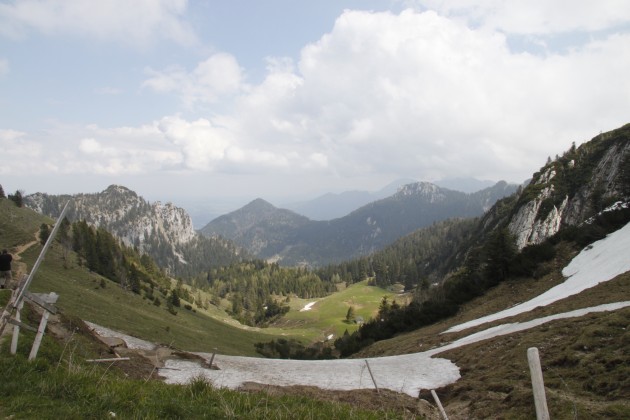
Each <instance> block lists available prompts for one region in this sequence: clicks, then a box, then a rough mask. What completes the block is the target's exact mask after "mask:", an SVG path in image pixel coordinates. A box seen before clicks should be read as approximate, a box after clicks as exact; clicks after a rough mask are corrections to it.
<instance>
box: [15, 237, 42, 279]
mask: <svg viewBox="0 0 630 420" xmlns="http://www.w3.org/2000/svg"><path fill="white" fill-rule="evenodd" d="M33 236H34V238H35V239H34V240H32V241H31V242H27V243H25V244H22V245H18V246H17V247H15V250H14V251H13V281H14V282H15V281H17V279H20V278H22V276H23V275H25V274H27V273H28V267H27V266H26V263H24V262H22V255H21V254H22V253H23V252H24V251H26V250H28V249H30V248H32V247H33V246H35V245H37V244H38V243H39V232H35V234H34V235H33Z"/></svg>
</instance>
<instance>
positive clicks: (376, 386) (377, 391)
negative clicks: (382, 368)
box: [365, 360, 380, 394]
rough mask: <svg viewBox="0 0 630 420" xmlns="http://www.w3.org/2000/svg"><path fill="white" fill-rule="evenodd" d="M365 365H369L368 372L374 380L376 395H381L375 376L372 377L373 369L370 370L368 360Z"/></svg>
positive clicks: (368, 366)
mask: <svg viewBox="0 0 630 420" xmlns="http://www.w3.org/2000/svg"><path fill="white" fill-rule="evenodd" d="M365 364H366V365H367V368H368V372H370V377H371V378H372V382H373V383H374V388H376V393H377V394H380V392H379V390H378V385H376V380H375V379H374V375H372V369H370V364H369V363H368V361H367V360H366V361H365Z"/></svg>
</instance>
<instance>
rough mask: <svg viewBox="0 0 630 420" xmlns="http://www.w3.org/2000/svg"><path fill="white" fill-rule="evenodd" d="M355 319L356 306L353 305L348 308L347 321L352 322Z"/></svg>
mask: <svg viewBox="0 0 630 420" xmlns="http://www.w3.org/2000/svg"><path fill="white" fill-rule="evenodd" d="M353 319H354V308H353V307H352V306H351V307H349V308H348V312H347V313H346V321H347V322H352V320H353Z"/></svg>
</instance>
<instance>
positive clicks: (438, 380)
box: [159, 353, 460, 397]
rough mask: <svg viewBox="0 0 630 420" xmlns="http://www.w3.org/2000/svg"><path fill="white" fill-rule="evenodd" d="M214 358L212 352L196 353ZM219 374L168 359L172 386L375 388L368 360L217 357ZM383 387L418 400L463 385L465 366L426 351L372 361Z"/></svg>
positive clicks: (165, 371)
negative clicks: (204, 382) (197, 382)
mask: <svg viewBox="0 0 630 420" xmlns="http://www.w3.org/2000/svg"><path fill="white" fill-rule="evenodd" d="M196 354H198V355H199V356H201V357H204V358H205V359H207V360H209V359H210V357H212V355H211V354H210V353H196ZM213 363H214V364H216V365H217V366H218V367H219V370H211V369H206V368H203V367H201V366H200V365H199V363H195V362H193V361H190V360H167V361H166V365H165V367H166V368H168V369H163V370H162V369H160V371H159V373H160V376H163V377H164V378H165V382H166V383H170V384H184V383H188V382H190V380H191V379H193V378H196V377H199V376H203V377H205V378H207V379H208V380H210V381H211V382H212V383H213V385H214V386H216V387H223V388H231V389H237V388H239V387H240V386H241V385H242V384H243V383H245V382H257V383H262V384H274V385H279V386H292V385H309V386H316V387H318V388H322V389H331V390H352V389H374V383H373V382H372V379H371V378H370V373H369V370H368V368H367V364H366V361H365V360H363V359H342V360H279V359H262V358H254V357H241V356H224V355H218V354H217V355H216V356H215V358H214V362H213ZM369 364H370V369H371V370H372V374H373V375H374V378H375V381H376V384H377V385H378V387H379V388H385V389H390V390H392V391H396V392H402V393H405V394H408V395H410V396H412V397H417V396H418V393H419V391H420V390H421V389H436V388H440V387H443V386H446V385H448V384H450V383H453V382H455V381H457V380H458V379H459V378H460V374H459V368H458V367H457V366H456V365H455V364H454V363H452V362H451V361H449V360H446V359H440V358H431V357H430V356H429V355H427V354H424V353H415V354H407V355H402V356H391V357H376V358H370V359H369Z"/></svg>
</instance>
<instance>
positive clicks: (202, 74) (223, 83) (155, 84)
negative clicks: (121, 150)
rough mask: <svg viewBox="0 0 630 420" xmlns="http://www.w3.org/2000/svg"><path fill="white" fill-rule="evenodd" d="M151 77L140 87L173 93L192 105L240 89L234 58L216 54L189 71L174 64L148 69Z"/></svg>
mask: <svg viewBox="0 0 630 420" xmlns="http://www.w3.org/2000/svg"><path fill="white" fill-rule="evenodd" d="M146 72H147V74H148V75H149V76H150V77H149V79H147V80H146V81H145V82H144V83H143V84H142V86H143V87H147V88H151V89H153V90H155V91H157V92H163V93H171V92H172V93H175V94H177V95H178V96H179V97H180V98H181V99H182V102H183V103H184V104H185V105H186V106H187V107H188V108H192V107H193V106H194V105H195V104H196V103H213V102H216V101H217V100H218V99H220V98H222V97H226V96H229V95H234V94H236V93H239V91H240V90H241V89H243V87H244V86H243V83H244V80H243V79H244V76H243V70H242V69H241V67H240V66H239V65H238V62H237V61H236V59H235V58H234V57H233V56H232V55H230V54H225V53H217V54H214V55H212V56H210V57H209V58H208V59H206V60H205V61H202V62H201V63H199V64H198V65H197V67H195V69H194V70H192V71H190V72H189V71H187V70H186V69H184V68H182V67H179V66H174V67H170V68H166V69H164V70H154V69H151V68H149V69H147V70H146Z"/></svg>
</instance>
